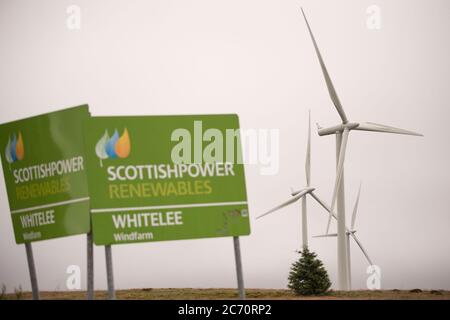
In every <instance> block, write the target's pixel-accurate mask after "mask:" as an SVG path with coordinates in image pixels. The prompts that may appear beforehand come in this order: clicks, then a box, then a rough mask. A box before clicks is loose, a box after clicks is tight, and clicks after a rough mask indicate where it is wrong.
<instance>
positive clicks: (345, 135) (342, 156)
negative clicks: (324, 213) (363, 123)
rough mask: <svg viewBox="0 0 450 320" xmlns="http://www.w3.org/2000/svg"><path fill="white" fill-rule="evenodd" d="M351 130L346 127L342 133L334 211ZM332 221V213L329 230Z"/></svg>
mask: <svg viewBox="0 0 450 320" xmlns="http://www.w3.org/2000/svg"><path fill="white" fill-rule="evenodd" d="M349 132H350V130H348V129H347V128H345V129H344V132H343V133H342V141H341V147H340V151H339V160H338V166H337V174H336V182H335V184H334V190H333V198H332V200H331V207H330V211H331V212H334V208H335V205H336V200H337V194H338V189H339V186H340V183H341V178H342V172H343V169H344V160H345V150H346V148H347V141H348V134H349ZM330 223H331V214H330V216H329V217H328V224H327V232H326V233H328V231H329V229H330Z"/></svg>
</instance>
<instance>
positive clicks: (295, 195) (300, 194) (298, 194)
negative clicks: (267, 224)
mask: <svg viewBox="0 0 450 320" xmlns="http://www.w3.org/2000/svg"><path fill="white" fill-rule="evenodd" d="M305 172H306V187H305V188H303V189H301V190H298V191H294V190H292V189H291V196H292V198H291V199H289V200H288V201H286V202H283V203H282V204H280V205H278V206H276V207H275V208H272V209H270V210H269V211H267V212H265V213H263V214H262V215H260V216H258V217H257V218H256V219H259V218H262V217H264V216H266V215H268V214H270V213H272V212H275V211H277V210H280V209H282V208H284V207H286V206H288V205H290V204H293V203H295V202H297V201H298V200H300V199H302V247H303V249H305V248H306V247H307V246H308V219H307V203H306V196H307V195H308V194H309V195H310V196H311V197H313V199H315V200H316V201H317V202H318V203H319V204H321V202H322V200H321V199H319V198H318V197H317V195H316V194H315V193H314V190H315V188H314V187H311V112H310V113H309V124H308V143H307V146H306V159H305ZM321 205H322V204H321Z"/></svg>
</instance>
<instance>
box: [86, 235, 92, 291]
mask: <svg viewBox="0 0 450 320" xmlns="http://www.w3.org/2000/svg"><path fill="white" fill-rule="evenodd" d="M86 244H87V299H88V300H94V242H93V241H92V231H89V233H88V234H86Z"/></svg>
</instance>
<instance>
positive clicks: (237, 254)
mask: <svg viewBox="0 0 450 320" xmlns="http://www.w3.org/2000/svg"><path fill="white" fill-rule="evenodd" d="M233 242H234V257H235V260H236V275H237V283H238V290H239V299H241V300H245V289H244V276H243V275H242V260H241V246H240V245H239V237H233Z"/></svg>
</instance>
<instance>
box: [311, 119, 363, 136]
mask: <svg viewBox="0 0 450 320" xmlns="http://www.w3.org/2000/svg"><path fill="white" fill-rule="evenodd" d="M358 126H359V123H356V122H347V123H341V124H338V125H336V126H332V127H328V128H319V127H318V130H317V132H318V133H319V136H326V135H330V134H335V133H336V132H343V131H344V130H345V129H348V130H353V129H356V128H357V127H358Z"/></svg>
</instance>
